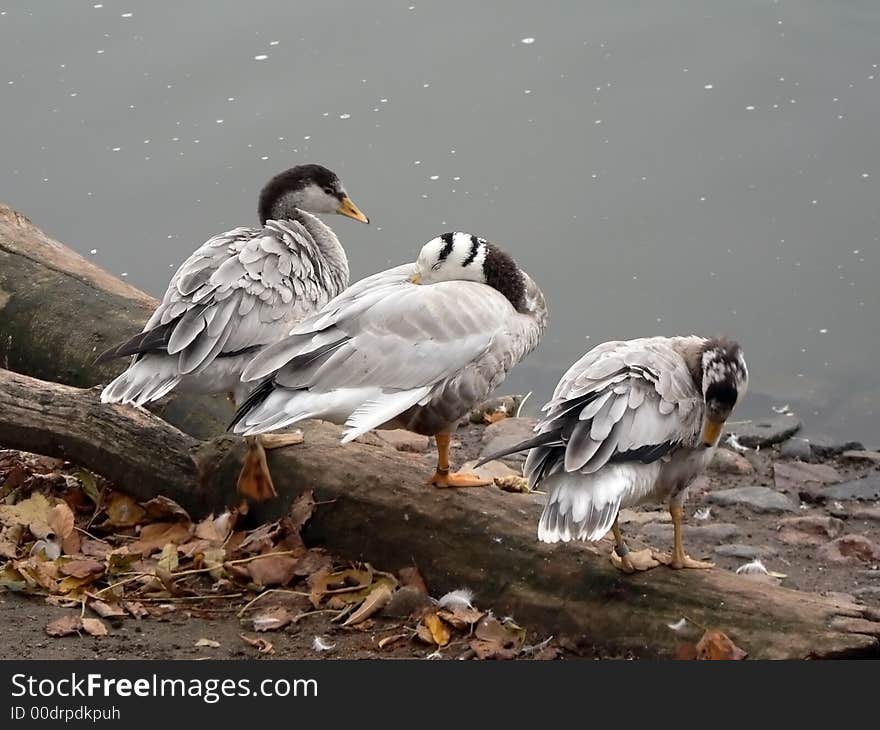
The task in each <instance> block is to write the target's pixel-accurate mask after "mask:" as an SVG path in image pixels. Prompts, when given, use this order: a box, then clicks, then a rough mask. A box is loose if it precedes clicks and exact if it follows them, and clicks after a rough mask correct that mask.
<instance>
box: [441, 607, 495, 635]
mask: <svg viewBox="0 0 880 730" xmlns="http://www.w3.org/2000/svg"><path fill="white" fill-rule="evenodd" d="M437 615H438V616H439V617H440V618H442V619H443V620H444V621H446V623H448V624H450V625H451V626H452V627H453V628H455V629H458V630H459V631H462V630H464V629H467V628H469V627H471V626H473V625H474V624H475V623H477V621H479V620H480V619H481V618H483V616H485V615H486V614H485V613H484V612H483V611H478V610H477V609H476V608H471V607H470V606H461V605H458V604H456V605H454V606H452V607H451V608H448V609H447V608H443V609H440V610H439V611H437Z"/></svg>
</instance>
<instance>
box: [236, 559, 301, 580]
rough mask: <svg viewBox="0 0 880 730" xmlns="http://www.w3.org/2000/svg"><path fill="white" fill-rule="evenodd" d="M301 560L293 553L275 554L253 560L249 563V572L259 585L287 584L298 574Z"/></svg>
mask: <svg viewBox="0 0 880 730" xmlns="http://www.w3.org/2000/svg"><path fill="white" fill-rule="evenodd" d="M297 563H299V560H298V559H297V558H295V557H293V556H292V555H273V554H271V553H270V554H269V555H266V556H264V557H260V558H257V559H256V560H252V561H251V562H249V563H248V564H247V570H248V574H249V575H250V577H251V580H253V582H254V583H256V584H257V585H259V586H285V585H287V584H288V583H290V581H291V580H293V577H294V576H295V575H296V566H297Z"/></svg>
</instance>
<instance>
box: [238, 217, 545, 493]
mask: <svg viewBox="0 0 880 730" xmlns="http://www.w3.org/2000/svg"><path fill="white" fill-rule="evenodd" d="M367 303H369V304H368V305H367ZM546 324H547V307H546V304H545V302H544V296H543V294H542V293H541V290H540V289H539V288H538V287H537V285H536V284H535V282H534V281H532V279H531V277H529V275H528V274H526V273H525V272H524V271H523V270H522V269H520V268H519V267H518V266H517V265H516V263H515V262H514V260H513V259H512V258H511V257H510V256H509V255H508V254H507V253H505V252H504V251H503V250H502V249H501V248H500V247H498V246H496V245H494V244H492V243H489V242H488V241H487V240H485V239H484V238H480V237H479V236H474V235H471V234H469V233H460V232H456V233H444V234H443V235H441V236H438V237H436V238H433V239H431V240H430V241H428V243H426V244H425V245H424V246H423V247H422V249H421V251H420V253H419V256H418V259H417V261H416V262H415V263H412V264H404V265H403V266H398V267H395V268H393V269H389V270H388V271H383V272H381V273H379V274H374V275H373V276H370V277H368V278H366V279H363V280H362V281H360V282H358V283H357V284H354V285H353V286H351V287H349V289H348V290H347V291H346V292H345V293H344V294H343V295H342V296H340V297H338V298H337V299H336V300H334V301H333V302H331V303H330V304H329V305H328V306H327V307H326V308H325V309H324V310H322V311H321V312H319V313H318V314H317V315H315V316H314V317H312V318H310V319H309V320H308V321H306V322H303V323H302V324H301V325H300V326H298V327H296V328H295V329H294V330H293V332H292V333H291V335H290V337H288V338H286V339H284V340H282V341H281V342H279V343H277V344H276V345H274V346H272V347H270V348H267V349H266V350H265V351H263V352H261V353H259V354H258V355H257V356H256V357H255V358H254V360H253V361H252V362H251V363H250V365H248V367H247V368H246V369H245V372H244V375H243V377H244V378H245V379H247V380H252V381H255V382H256V381H261V385H260V386H259V387H258V388H257V389H256V390H255V391H254V392H253V394H252V395H251V397H249V398H248V400H247V401H246V402H245V404H244V405H243V406H242V407H241V408H240V409H239V411H238V413H237V414H236V416H235V420H234V422H233V425H232V427H233V428H234V429H235V431H236V432H238V433H243V434H257V433H263V432H265V431H270V430H274V429H278V428H284V427H286V426H290V425H291V424H294V423H297V422H298V421H301V420H303V419H306V418H322V419H324V420H328V421H335V422H337V423H344V424H345V425H346V426H347V430H346V432H345V436H344V438H343V441H344V442H346V441H351V440H352V439H354V438H356V437H357V436H359V435H361V434H363V433H365V432H367V431H369V430H371V429H374V428H405V429H409V430H410V431H414V432H416V433H420V434H424V435H427V436H434V437H436V441H437V449H438V459H437V468H436V470H435V472H434V474H433V476H432V477H431V480H430V481H431V483H432V484H434V485H435V486H437V487H469V486H483V485H486V484H488V483H490V482H488V481H487V480H485V479H481V478H479V477H477V476H474V475H472V474H459V473H454V472H451V470H450V465H449V447H450V442H451V439H452V434H453V433H454V432H455V429H456V428H457V425H458V422H459V421H460V420H461V418H462V416H464V415H465V414H466V413H468V412H469V411H470V410H471V409H472V408H473V407H474V406H475V405H477V404H478V403H480V402H482V401H483V400H485V398H486V397H487V396H488V395H489V393H490V392H491V391H492V390H493V389H494V388H495V387H496V386H497V385H499V384H500V383H501V382H502V381H503V380H504V378H505V377H506V375H507V373H508V371H509V370H510V369H511V368H512V367H513V366H514V365H516V364H517V363H518V362H519V361H520V360H521V359H522V358H524V357H525V356H526V355H527V354H528V353H529V352H531V351H532V350H533V349H534V348H535V347H536V346H537V344H538V342H539V340H540V338H541V335H542V333H543V331H544V327H545V326H546Z"/></svg>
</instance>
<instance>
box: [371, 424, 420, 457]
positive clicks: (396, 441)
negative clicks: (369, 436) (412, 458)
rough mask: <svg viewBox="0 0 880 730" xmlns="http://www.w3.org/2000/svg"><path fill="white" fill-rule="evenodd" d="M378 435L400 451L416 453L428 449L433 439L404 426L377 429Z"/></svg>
mask: <svg viewBox="0 0 880 730" xmlns="http://www.w3.org/2000/svg"><path fill="white" fill-rule="evenodd" d="M376 433H377V435H378V436H379V438H380V439H382V440H383V441H384V442H385V443H386V444H389V445H391V446H393V447H394V448H395V449H397V450H398V451H409V452H412V453H415V454H421V453H424V452H425V451H427V450H428V446H430V444H431V441H430V439H429V438H428V437H427V436H422V435H421V434H418V433H413V432H412V431H406V430H404V429H402V428H395V429H391V430H388V431H377V432H376Z"/></svg>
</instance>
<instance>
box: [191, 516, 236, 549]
mask: <svg viewBox="0 0 880 730" xmlns="http://www.w3.org/2000/svg"><path fill="white" fill-rule="evenodd" d="M236 517H237V515H236V514H234V513H232V512H224V513H223V514H221V515H220V516H219V517H214V516H213V515H211V516H210V517H206V518H205V519H204V520H202V521H201V522H199V524H198V525H196V530H195V535H196V537H198V538H201V539H202V540H208V541H210V542H212V543H214V544H215V545H222V544H223V543H224V542H225V541H226V538H227V537H229V535H230V534H231V533H232V529H233V527H235V518H236Z"/></svg>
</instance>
